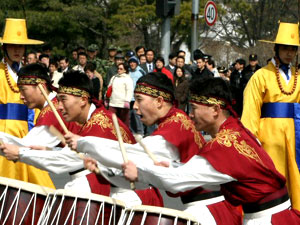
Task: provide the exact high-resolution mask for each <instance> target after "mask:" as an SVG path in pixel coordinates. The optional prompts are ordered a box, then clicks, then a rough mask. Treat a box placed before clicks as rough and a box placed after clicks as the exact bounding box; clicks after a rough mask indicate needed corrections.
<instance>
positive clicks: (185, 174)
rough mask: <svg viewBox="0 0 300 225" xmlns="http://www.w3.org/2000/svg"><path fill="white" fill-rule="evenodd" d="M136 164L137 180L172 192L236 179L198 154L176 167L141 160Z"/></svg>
mask: <svg viewBox="0 0 300 225" xmlns="http://www.w3.org/2000/svg"><path fill="white" fill-rule="evenodd" d="M136 165H137V168H138V180H139V182H143V183H147V184H151V185H153V186H155V187H157V188H161V189H165V190H167V191H170V192H172V193H177V192H183V191H187V190H192V189H194V188H197V187H200V186H201V187H204V188H205V187H210V186H215V185H220V184H223V183H228V182H231V181H235V180H236V179H234V178H233V177H231V176H229V175H227V174H223V173H220V172H218V171H216V170H215V169H214V168H213V167H212V165H211V164H210V163H209V162H208V161H207V160H206V159H205V158H203V157H201V156H198V155H196V156H194V157H193V158H192V159H191V160H190V161H188V162H187V163H186V164H184V165H182V166H179V167H177V168H166V167H160V166H155V165H144V164H143V163H142V162H138V163H136Z"/></svg>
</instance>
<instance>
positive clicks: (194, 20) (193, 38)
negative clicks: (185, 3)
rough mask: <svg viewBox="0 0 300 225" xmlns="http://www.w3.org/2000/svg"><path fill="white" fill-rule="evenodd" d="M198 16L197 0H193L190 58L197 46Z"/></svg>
mask: <svg viewBox="0 0 300 225" xmlns="http://www.w3.org/2000/svg"><path fill="white" fill-rule="evenodd" d="M198 17H199V0H193V3H192V32H191V33H192V35H191V60H193V52H194V51H195V50H196V49H197V48H198V25H197V23H198Z"/></svg>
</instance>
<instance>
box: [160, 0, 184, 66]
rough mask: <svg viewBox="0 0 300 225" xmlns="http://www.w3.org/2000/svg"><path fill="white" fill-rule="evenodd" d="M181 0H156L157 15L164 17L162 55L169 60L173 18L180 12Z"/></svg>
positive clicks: (166, 60)
mask: <svg viewBox="0 0 300 225" xmlns="http://www.w3.org/2000/svg"><path fill="white" fill-rule="evenodd" d="M179 11H180V0H156V15H157V16H159V17H161V18H162V27H161V55H162V56H163V57H164V60H165V62H166V63H167V62H168V61H169V54H170V46H171V18H172V17H173V16H174V15H177V14H179Z"/></svg>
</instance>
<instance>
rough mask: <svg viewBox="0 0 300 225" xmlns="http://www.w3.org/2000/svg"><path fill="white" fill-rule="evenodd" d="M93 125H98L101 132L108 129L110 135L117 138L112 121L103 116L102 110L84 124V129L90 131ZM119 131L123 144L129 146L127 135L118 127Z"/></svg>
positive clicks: (129, 140)
mask: <svg viewBox="0 0 300 225" xmlns="http://www.w3.org/2000/svg"><path fill="white" fill-rule="evenodd" d="M93 125H98V126H99V127H100V128H101V129H102V131H104V129H109V130H110V131H111V133H112V134H113V135H114V136H115V137H116V138H117V133H116V131H115V128H114V126H113V123H112V120H111V119H110V118H109V117H108V116H106V115H105V113H104V111H103V110H100V111H99V112H97V113H95V114H94V115H93V116H92V117H91V119H90V120H89V121H88V122H87V123H86V125H85V127H86V129H91V128H92V126H93ZM120 130H121V135H122V138H123V141H124V142H125V143H129V144H131V143H132V141H131V139H130V137H129V134H128V133H127V132H126V131H125V130H124V128H123V127H120Z"/></svg>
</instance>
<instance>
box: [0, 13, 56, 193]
mask: <svg viewBox="0 0 300 225" xmlns="http://www.w3.org/2000/svg"><path fill="white" fill-rule="evenodd" d="M0 43H2V44H3V46H2V50H3V52H4V59H3V61H2V62H1V63H0V89H1V95H0V131H1V132H5V133H8V134H11V135H14V136H16V137H23V136H25V135H26V133H27V132H28V131H29V130H30V129H31V128H32V127H33V125H34V124H33V122H34V118H35V114H34V111H32V110H29V109H28V107H27V106H26V105H24V103H23V101H22V100H21V99H20V92H19V89H18V87H17V79H18V76H17V72H18V71H19V69H20V67H21V66H22V64H21V61H22V57H23V56H24V53H25V45H39V44H43V43H44V42H43V41H38V40H33V39H29V38H28V37H27V28H26V21H25V20H24V19H11V18H9V19H6V23H5V29H4V34H3V37H2V38H0ZM0 165H1V169H0V176H3V177H9V178H14V179H18V180H22V181H28V182H31V183H35V184H39V185H43V186H47V187H51V188H54V185H53V182H52V180H51V178H50V176H49V175H48V173H46V172H45V171H42V170H39V169H36V168H34V167H32V166H28V165H26V164H23V163H19V162H18V163H14V162H10V161H8V160H6V159H5V158H4V157H2V156H0Z"/></svg>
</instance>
